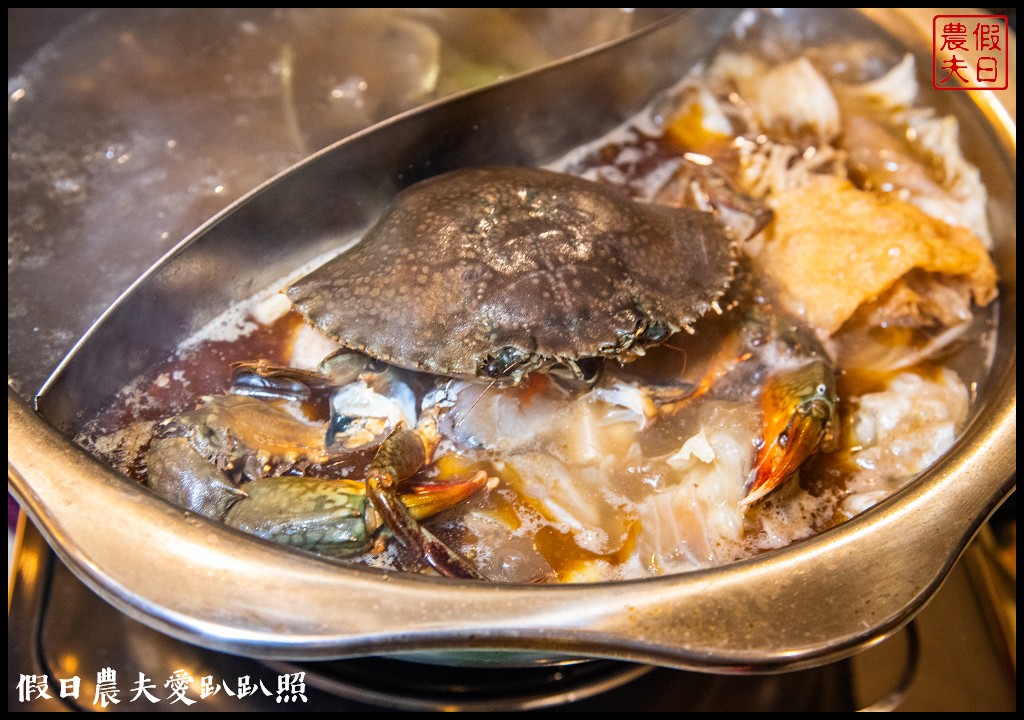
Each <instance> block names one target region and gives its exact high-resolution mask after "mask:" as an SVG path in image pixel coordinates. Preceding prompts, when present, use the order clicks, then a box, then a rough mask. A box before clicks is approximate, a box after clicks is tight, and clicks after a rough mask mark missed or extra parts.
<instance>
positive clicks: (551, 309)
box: [287, 167, 736, 576]
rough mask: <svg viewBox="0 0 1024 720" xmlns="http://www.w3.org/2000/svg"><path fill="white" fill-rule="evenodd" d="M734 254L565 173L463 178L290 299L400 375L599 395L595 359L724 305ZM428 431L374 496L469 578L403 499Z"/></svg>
mask: <svg viewBox="0 0 1024 720" xmlns="http://www.w3.org/2000/svg"><path fill="white" fill-rule="evenodd" d="M735 246H736V243H735V240H734V239H733V238H732V237H730V235H729V234H728V233H727V232H726V230H725V229H724V228H723V227H722V226H721V225H720V224H719V223H718V222H716V220H715V218H714V217H713V216H712V215H711V214H709V213H704V212H699V211H693V210H686V209H673V208H667V207H662V206H655V205H645V204H638V203H635V202H632V201H631V200H628V199H627V198H625V197H624V196H622V195H621V194H620V193H619V192H618V191H616V190H614V189H612V188H608V187H605V186H602V185H598V184H595V183H592V182H589V181H586V180H583V179H580V178H577V177H574V176H571V175H566V174H562V173H554V172H550V171H546V170H537V169H529V168H512V167H508V168H470V169H465V170H460V171H455V172H452V173H448V174H446V175H442V176H440V177H436V178H433V179H430V180H426V181H424V182H421V183H418V184H417V185H414V186H412V187H410V188H408V189H406V190H405V191H404V192H402V193H401V194H400V195H399V196H398V198H396V200H395V202H394V203H393V204H392V206H391V208H390V209H389V210H388V211H387V212H386V213H385V214H384V216H383V217H382V218H381V219H380V220H379V221H378V222H377V224H376V225H375V226H374V227H373V228H372V229H371V230H370V231H369V232H368V233H367V234H366V236H365V237H364V238H363V239H362V241H361V242H360V243H358V244H357V245H356V246H355V247H353V248H352V249H351V250H349V251H347V252H345V253H343V254H342V255H340V256H339V257H338V258H336V259H335V260H333V261H331V262H329V263H327V264H326V265H324V266H323V267H321V268H320V269H318V270H315V271H314V272H312V273H311V274H309V275H307V276H306V277H304V278H302V279H301V280H299V281H298V282H297V283H295V284H294V285H292V286H291V287H290V288H289V289H288V291H287V292H288V296H289V297H290V298H291V299H292V301H293V302H294V303H295V305H296V307H297V308H298V309H299V310H300V312H302V313H303V314H304V315H305V316H306V318H307V319H308V320H310V321H311V322H312V323H313V324H315V325H316V326H317V327H319V328H320V329H322V330H323V331H324V332H325V333H326V334H327V335H329V336H330V337H331V338H332V339H334V340H335V341H337V342H338V343H340V344H341V345H342V346H344V347H347V348H351V349H355V350H359V351H362V352H366V353H367V354H369V355H370V356H371V357H374V358H378V359H382V360H385V361H386V362H388V363H391V364H394V365H398V366H399V367H404V368H410V369H411V368H416V369H420V370H425V371H427V372H431V373H435V374H441V375H450V376H461V377H481V378H491V379H494V380H501V381H503V382H505V383H513V384H518V383H520V382H522V380H523V379H524V378H526V377H527V376H528V375H529V374H530V373H531V372H533V371H535V370H548V369H551V368H552V367H555V366H562V367H566V368H568V369H569V370H570V371H571V373H572V374H573V375H574V376H575V377H576V378H577V379H578V380H580V381H583V382H587V383H592V382H593V381H594V380H595V379H596V376H597V369H598V365H597V361H598V360H600V359H604V358H614V359H617V360H619V361H623V362H625V361H628V360H631V359H635V358H636V357H639V356H642V355H643V354H644V348H645V347H647V346H650V345H654V344H658V343H661V342H663V341H664V340H665V339H667V338H668V337H669V336H670V335H672V334H673V333H675V332H677V331H678V330H680V329H683V328H686V329H691V330H692V328H691V325H692V323H693V322H694V321H695V320H697V318H699V317H700V316H701V315H703V314H705V313H706V312H707V311H708V310H710V309H711V308H713V307H717V301H718V299H719V298H720V297H722V295H723V294H724V293H725V291H726V290H727V289H728V287H729V285H730V283H731V281H732V277H733V270H734V266H735V252H736V247H735ZM395 278H398V282H397V283H396V282H395ZM398 319H401V321H400V322H399V321H397V320H398ZM426 422H427V424H426V425H424V420H423V419H421V422H420V425H419V426H417V428H415V429H401V430H398V431H396V432H395V433H394V434H392V436H391V437H389V438H388V440H387V441H386V442H385V443H384V444H383V445H382V446H381V448H380V450H379V451H378V455H377V458H376V459H375V460H374V463H373V465H372V466H371V469H370V476H369V477H368V479H367V484H368V493H369V497H370V499H371V501H372V502H373V504H374V506H375V507H376V508H377V511H378V512H380V513H381V515H382V516H383V517H384V518H385V521H386V522H387V523H388V525H389V527H390V528H391V530H392V532H394V534H395V536H396V537H398V538H399V540H400V541H401V542H402V543H403V544H404V545H406V546H407V547H408V548H410V549H412V548H417V549H418V550H419V551H420V552H421V553H422V554H423V555H424V557H426V558H427V560H428V562H430V563H431V565H433V566H434V567H435V569H437V570H438V571H439V572H442V573H444V574H453V575H459V576H476V574H475V573H470V572H468V571H467V570H468V567H469V566H468V564H467V563H466V562H465V561H462V560H461V559H460V558H458V556H457V555H456V554H455V553H453V552H452V551H450V550H449V549H448V548H446V547H445V546H444V545H443V544H442V543H440V542H439V541H437V539H436V538H434V537H433V536H432V535H430V534H429V533H428V532H426V531H425V530H424V529H423V528H421V527H420V526H419V525H418V524H417V523H416V521H415V520H414V519H413V518H412V517H411V516H410V514H409V513H408V511H407V510H406V509H405V507H404V506H403V505H402V503H400V502H399V501H398V497H397V495H396V489H395V488H396V487H397V483H398V482H399V481H400V480H401V479H403V478H404V477H407V476H408V475H411V474H413V473H415V472H417V471H418V470H419V469H420V467H422V466H423V465H425V464H426V463H429V462H430V460H431V457H432V453H433V448H434V447H435V446H436V439H435V438H434V436H433V435H434V432H436V424H435V425H433V426H432V425H431V423H434V421H433V420H432V419H430V418H427V420H426Z"/></svg>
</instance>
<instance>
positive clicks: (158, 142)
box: [7, 8, 666, 395]
mask: <svg viewBox="0 0 1024 720" xmlns="http://www.w3.org/2000/svg"><path fill="white" fill-rule="evenodd" d="M665 14H666V11H664V10H656V9H652V10H645V9H643V8H640V9H637V11H636V12H627V11H624V10H621V9H600V8H599V9H593V10H589V11H580V10H559V9H545V8H536V9H530V8H527V9H522V10H500V9H486V8H483V9H476V10H470V11H466V10H459V9H451V10H444V9H439V10H431V9H416V8H408V9H385V10H367V9H359V8H336V9H323V8H304V9H303V8H291V9H278V10H272V9H259V8H248V9H225V8H205V9H202V8H200V9H197V8H163V9H157V10H153V9H145V10H139V9H136V10H132V9H98V10H93V11H91V12H83V11H73V12H72V11H62V10H61V9H35V10H28V9H21V10H19V9H13V10H11V11H9V20H10V21H11V29H10V30H9V32H8V39H9V40H10V41H11V42H10V44H9V52H8V60H9V65H8V93H9V95H8V106H7V108H8V109H7V120H8V150H9V154H8V205H9V210H8V347H9V348H18V349H19V351H18V352H13V351H12V352H9V353H8V364H9V368H8V377H9V379H10V381H12V382H13V384H14V386H15V388H16V389H18V390H19V392H20V393H21V394H23V395H29V394H31V393H32V392H33V391H35V390H36V388H38V387H39V385H40V384H41V383H42V381H43V380H44V379H45V378H46V376H47V375H48V374H49V373H50V371H52V369H53V368H54V367H55V366H56V365H57V363H58V361H59V360H60V359H61V358H62V357H63V356H64V355H65V354H66V353H67V352H68V350H70V349H71V346H72V345H73V343H74V341H75V340H76V339H77V338H79V337H80V336H81V335H82V334H83V333H84V332H85V330H86V329H87V328H88V327H89V325H90V324H92V322H93V321H94V320H95V319H96V318H97V317H99V315H100V314H101V313H102V311H103V310H104V309H105V308H106V307H107V306H108V305H110V303H111V302H112V301H113V300H114V299H115V298H116V297H117V296H118V295H119V294H120V293H121V292H122V291H123V290H124V289H125V288H126V287H128V285H129V284H131V282H132V281H134V280H135V279H136V278H137V277H138V276H139V275H140V274H141V273H142V272H143V271H144V270H145V269H146V268H148V267H149V266H150V265H151V264H152V263H153V262H154V261H156V260H157V259H158V258H159V257H160V256H161V255H163V254H164V253H165V252H166V251H167V250H169V249H170V248H172V247H174V245H175V244H176V243H178V242H179V241H180V240H181V239H182V238H184V237H185V236H186V235H187V234H188V233H189V232H191V231H192V230H193V229H194V228H196V227H197V226H198V225H199V224H201V223H202V222H203V221H205V220H206V219H207V218H209V217H211V216H212V215H214V214H215V213H217V212H218V211H219V210H221V209H223V208H224V207H225V206H226V205H228V204H229V203H230V202H231V201H233V200H235V199H237V198H238V197H240V196H241V195H243V194H245V193H246V192H248V191H249V190H250V189H251V188H253V187H256V186H257V185H259V184H260V183H261V182H263V181H264V180H266V179H267V178H269V177H271V176H272V175H274V174H275V173H277V172H280V171H281V170H283V169H285V168H286V167H288V166H289V165H291V164H292V163H294V162H296V161H298V160H300V159H301V158H302V157H304V156H305V155H307V154H308V153H309V152H312V151H315V150H318V149H320V148H322V147H325V146H326V145H329V144H330V143H332V142H335V141H337V140H339V139H341V138H343V137H345V136H346V135H348V134H350V133H352V132H354V131H356V130H358V129H360V128H363V127H365V126H367V125H369V124H371V123H373V122H376V121H379V120H382V119H384V118H386V117H389V116H391V115H393V114H395V113H397V112H401V111H404V110H407V109H409V108H411V107H415V106H417V105H419V104H422V103H423V102H426V101H429V100H433V99H435V98H438V97H441V96H443V95H446V94H450V93H452V92H456V91H459V90H462V89H465V88H467V87H473V86H475V85H479V84H482V83H486V82H489V81H491V80H494V79H495V78H497V77H500V76H504V75H510V74H513V73H517V72H522V71H524V70H528V69H530V68H533V67H537V66H538V65H542V64H544V63H546V62H550V61H551V60H554V59H556V58H559V57H562V56H565V55H569V54H572V53H574V52H578V51H580V50H582V49H585V48H587V47H591V46H593V45H597V44H600V43H602V42H606V41H608V40H612V39H614V38H616V37H620V36H622V35H624V34H625V33H627V32H629V31H630V30H633V29H636V28H639V27H643V26H644V25H645V24H646V23H649V22H651V21H652V20H655V19H657V18H659V17H662V16H664V15H665ZM19 21H20V22H19ZM47 23H52V24H51V25H48V24H47ZM65 24H67V25H66V26H65ZM39 27H44V28H46V27H49V29H50V31H51V32H52V33H54V34H55V35H58V37H57V39H56V40H55V41H54V42H51V43H49V44H46V45H45V46H44V47H43V48H42V49H41V50H40V51H39V52H36V53H34V54H33V55H32V56H31V57H29V58H25V57H21V58H18V57H17V56H15V57H13V58H12V54H16V53H17V52H18V50H19V49H21V50H22V52H24V51H25V50H27V48H25V46H24V44H22V43H19V40H22V38H20V37H18V36H19V35H21V34H24V36H25V37H29V38H30V37H33V36H34V35H35V36H36V37H38V35H37V33H38V28H39ZM58 31H61V32H60V33H59V34H58ZM12 36H13V38H12ZM339 37H344V38H345V41H344V42H338V38H339ZM42 39H44V38H39V41H41V40H42ZM12 59H13V60H14V61H15V62H17V63H18V64H17V65H16V66H15V67H11V66H10V61H11V60H12ZM19 59H20V60H21V61H22V62H18V60H19Z"/></svg>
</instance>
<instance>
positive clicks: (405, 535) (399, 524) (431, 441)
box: [366, 415, 484, 580]
mask: <svg viewBox="0 0 1024 720" xmlns="http://www.w3.org/2000/svg"><path fill="white" fill-rule="evenodd" d="M439 440H440V435H439V434H438V432H437V422H436V420H435V419H434V418H433V417H432V416H431V415H425V416H424V417H423V418H422V419H421V420H420V423H419V424H418V425H417V427H416V429H415V430H410V429H408V428H406V427H399V428H398V429H396V430H395V431H394V432H392V433H391V434H390V435H389V436H388V438H387V439H386V440H385V441H384V443H383V444H382V445H381V446H380V448H379V449H378V450H377V454H376V455H375V456H374V458H373V461H372V462H371V463H370V467H369V469H368V471H367V475H366V495H367V497H368V498H369V499H370V501H371V502H372V503H373V507H374V508H375V509H376V510H377V512H378V513H380V515H381V517H382V518H383V520H384V524H385V525H387V527H388V528H389V529H390V530H391V532H392V533H393V534H394V536H395V537H396V538H398V541H399V542H400V543H402V545H403V546H405V547H406V548H407V549H409V550H413V551H415V552H418V553H420V554H422V556H423V558H424V559H425V560H426V561H427V562H428V563H429V564H430V566H431V567H432V568H434V569H435V570H437V572H439V573H440V574H442V575H444V576H446V577H457V578H474V579H477V580H482V579H484V578H483V576H482V575H480V573H479V572H477V570H476V569H475V568H474V567H473V566H472V565H470V564H469V561H467V560H466V559H465V558H463V557H462V556H461V555H459V554H458V553H456V552H455V551H454V550H452V549H451V548H449V547H448V546H447V545H445V544H444V543H443V542H441V540H439V539H438V538H437V537H435V536H434V534H433V533H431V532H430V531H429V530H427V529H426V528H424V527H423V526H421V525H420V524H419V523H418V522H417V521H416V519H415V518H414V517H413V515H412V513H410V512H409V509H408V508H407V507H406V506H405V505H404V504H403V503H402V501H401V498H400V497H399V495H398V484H399V483H400V482H402V480H405V479H406V478H409V477H412V476H413V475H414V474H416V473H417V472H419V471H420V469H421V468H422V467H423V466H424V465H427V464H429V463H430V461H431V459H432V458H433V454H434V449H435V448H436V447H437V443H438V441H439Z"/></svg>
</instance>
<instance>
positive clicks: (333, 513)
mask: <svg viewBox="0 0 1024 720" xmlns="http://www.w3.org/2000/svg"><path fill="white" fill-rule="evenodd" d="M148 464H149V472H148V476H147V481H146V483H147V485H148V486H149V487H150V488H151V489H152V490H153V491H154V492H156V493H157V494H158V495H160V496H161V497H163V498H165V499H166V500H169V501H171V502H173V503H175V504H176V505H179V506H180V507H183V508H186V509H188V510H191V511H192V512H195V513H198V514H200V515H203V516H205V517H208V518H210V519H211V520H219V521H222V522H223V523H225V524H226V525H229V526H231V527H233V528H237V529H239V530H242V531H243V532H247V533H249V534H251V535H256V536H258V537H261V538H264V539H266V540H272V541H274V542H277V543H281V544H284V545H290V546H292V547H297V548H300V549H303V550H310V551H315V552H319V553H323V554H327V555H333V556H336V557H346V556H351V555H355V554H358V553H361V552H363V551H365V550H366V549H367V548H368V547H369V546H370V544H371V543H372V540H373V538H374V536H375V535H376V533H377V532H378V530H380V529H381V526H382V522H381V519H380V516H379V515H378V514H377V512H376V511H375V510H374V509H373V507H372V506H371V505H370V504H369V503H368V502H367V500H366V484H365V483H363V482H359V481H355V480H348V479H335V480H327V479H318V478H310V477H267V478H261V479H259V480H253V481H251V482H248V483H246V484H244V485H242V486H240V487H236V486H235V485H234V484H233V483H232V482H231V479H230V478H229V476H228V475H227V474H226V473H224V472H223V471H221V470H219V469H218V468H217V467H216V465H214V464H213V463H211V462H210V461H209V460H207V459H206V458H204V457H203V456H202V455H200V454H199V452H197V451H196V449H195V448H194V447H193V446H192V445H191V444H190V443H189V441H188V440H187V439H186V438H181V437H172V438H161V439H158V440H156V441H154V443H153V446H152V447H151V449H150V452H149V455H148ZM486 483H487V475H486V473H483V472H478V473H476V474H475V475H473V476H472V477H470V478H467V479H465V480H462V481H460V482H444V483H441V482H435V483H429V484H418V485H413V486H411V487H408V488H406V490H407V492H404V493H402V494H401V495H400V499H401V502H402V503H403V504H405V506H406V507H407V508H408V509H409V513H410V514H411V515H412V517H413V518H415V519H416V520H422V519H425V518H428V517H430V516H432V515H435V514H437V513H438V512H441V511H442V510H445V509H447V508H450V507H454V506H455V505H457V504H458V503H460V502H462V501H463V500H465V499H466V498H468V497H470V496H471V495H473V493H475V492H477V491H478V490H480V489H481V488H482V487H483V486H484V485H485V484H486Z"/></svg>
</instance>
